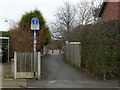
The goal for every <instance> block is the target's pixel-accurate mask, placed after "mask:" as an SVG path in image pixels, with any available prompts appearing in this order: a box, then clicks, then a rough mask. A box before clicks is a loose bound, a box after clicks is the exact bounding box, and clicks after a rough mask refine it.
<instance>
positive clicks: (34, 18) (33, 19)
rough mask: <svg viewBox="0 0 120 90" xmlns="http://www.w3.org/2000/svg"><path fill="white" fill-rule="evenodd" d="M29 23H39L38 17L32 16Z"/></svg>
mask: <svg viewBox="0 0 120 90" xmlns="http://www.w3.org/2000/svg"><path fill="white" fill-rule="evenodd" d="M31 24H39V19H38V18H37V17H33V18H32V19H31Z"/></svg>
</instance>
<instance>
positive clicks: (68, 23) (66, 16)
mask: <svg viewBox="0 0 120 90" xmlns="http://www.w3.org/2000/svg"><path fill="white" fill-rule="evenodd" d="M75 15H76V10H75V7H74V6H72V5H71V4H70V3H69V2H64V6H63V7H59V8H58V9H57V13H56V15H55V16H56V22H54V23H53V27H54V29H57V31H58V32H59V34H61V35H63V34H64V35H65V34H66V35H67V37H68V35H69V32H70V31H71V30H72V27H73V26H74V23H75ZM66 35H65V36H66Z"/></svg>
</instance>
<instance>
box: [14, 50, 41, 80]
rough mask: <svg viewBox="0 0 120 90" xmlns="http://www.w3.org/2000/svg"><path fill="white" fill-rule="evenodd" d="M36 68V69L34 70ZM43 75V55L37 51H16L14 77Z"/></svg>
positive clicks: (37, 76) (38, 76)
mask: <svg viewBox="0 0 120 90" xmlns="http://www.w3.org/2000/svg"><path fill="white" fill-rule="evenodd" d="M34 68H35V70H34ZM40 75H41V55H40V52H36V60H35V62H34V52H14V78H38V79H40V77H41V76H40Z"/></svg>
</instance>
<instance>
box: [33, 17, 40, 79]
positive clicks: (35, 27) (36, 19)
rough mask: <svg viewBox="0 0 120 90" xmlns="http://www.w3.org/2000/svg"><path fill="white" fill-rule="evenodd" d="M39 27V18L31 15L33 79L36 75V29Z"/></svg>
mask: <svg viewBox="0 0 120 90" xmlns="http://www.w3.org/2000/svg"><path fill="white" fill-rule="evenodd" d="M39 29H40V27H39V19H38V18H37V17H33V18H32V19H31V30H33V31H34V46H33V48H34V61H33V63H34V64H33V65H34V66H33V72H34V79H35V77H36V75H35V74H36V71H37V70H36V69H37V68H36V65H37V64H36V56H37V55H36V42H37V41H36V30H39Z"/></svg>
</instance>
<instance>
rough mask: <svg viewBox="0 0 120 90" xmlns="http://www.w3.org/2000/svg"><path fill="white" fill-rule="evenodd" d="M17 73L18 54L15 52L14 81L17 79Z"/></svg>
mask: <svg viewBox="0 0 120 90" xmlns="http://www.w3.org/2000/svg"><path fill="white" fill-rule="evenodd" d="M16 73H17V53H16V52H14V79H16Z"/></svg>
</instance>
